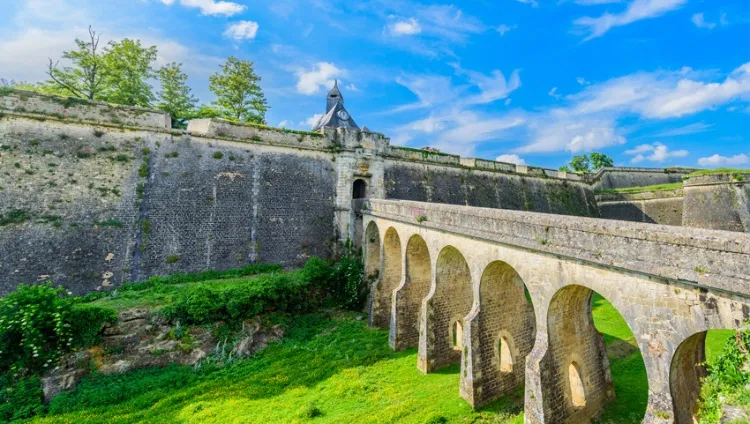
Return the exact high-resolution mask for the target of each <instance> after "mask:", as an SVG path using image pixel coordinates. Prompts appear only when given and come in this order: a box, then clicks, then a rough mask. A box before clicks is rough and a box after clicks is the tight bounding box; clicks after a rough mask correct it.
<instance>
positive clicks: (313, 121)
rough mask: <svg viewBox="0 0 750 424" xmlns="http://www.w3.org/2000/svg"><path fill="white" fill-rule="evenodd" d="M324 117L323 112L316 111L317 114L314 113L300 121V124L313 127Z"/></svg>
mask: <svg viewBox="0 0 750 424" xmlns="http://www.w3.org/2000/svg"><path fill="white" fill-rule="evenodd" d="M322 117H323V114H322V113H316V114H313V116H311V117H309V118H307V119H305V120H304V121H302V122H300V123H299V124H300V126H306V127H308V128H312V127H314V126H315V124H317V123H318V121H320V118H322Z"/></svg>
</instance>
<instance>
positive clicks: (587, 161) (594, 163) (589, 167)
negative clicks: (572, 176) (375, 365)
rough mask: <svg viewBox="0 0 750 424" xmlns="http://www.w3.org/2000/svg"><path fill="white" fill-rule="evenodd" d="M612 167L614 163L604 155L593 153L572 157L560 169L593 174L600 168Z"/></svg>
mask: <svg viewBox="0 0 750 424" xmlns="http://www.w3.org/2000/svg"><path fill="white" fill-rule="evenodd" d="M609 166H614V161H613V160H612V158H611V157H609V156H608V155H605V154H604V153H597V152H593V153H591V155H585V154H584V155H577V156H573V159H571V160H570V162H568V163H567V164H565V165H563V166H561V167H560V171H565V172H579V173H582V172H593V171H596V170H598V169H600V168H605V167H609Z"/></svg>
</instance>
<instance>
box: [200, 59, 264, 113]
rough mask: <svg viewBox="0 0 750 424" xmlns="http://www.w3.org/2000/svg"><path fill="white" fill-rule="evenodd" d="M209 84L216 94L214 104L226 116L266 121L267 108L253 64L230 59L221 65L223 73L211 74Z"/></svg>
mask: <svg viewBox="0 0 750 424" xmlns="http://www.w3.org/2000/svg"><path fill="white" fill-rule="evenodd" d="M208 81H209V86H208V87H209V89H210V90H211V91H212V92H213V93H214V94H215V95H216V101H214V102H213V104H214V105H216V106H217V107H218V109H219V110H220V111H221V114H222V116H223V117H225V118H227V119H230V120H234V121H242V122H255V123H264V122H265V117H266V111H267V110H268V106H267V105H266V98H265V97H264V96H263V91H262V90H261V88H260V85H258V83H259V82H260V77H259V76H257V75H256V74H255V70H254V69H253V63H252V62H249V61H246V60H240V59H237V58H236V57H234V56H230V57H229V58H228V59H227V62H226V63H225V64H224V65H222V66H221V72H217V73H215V74H213V75H211V76H210V77H209V79H208Z"/></svg>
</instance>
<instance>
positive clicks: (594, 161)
mask: <svg viewBox="0 0 750 424" xmlns="http://www.w3.org/2000/svg"><path fill="white" fill-rule="evenodd" d="M590 157H591V167H592V168H593V169H594V171H596V170H597V169H600V168H608V167H612V166H615V161H613V160H612V158H611V157H609V156H608V155H605V154H604V153H597V152H593V153H591V155H590Z"/></svg>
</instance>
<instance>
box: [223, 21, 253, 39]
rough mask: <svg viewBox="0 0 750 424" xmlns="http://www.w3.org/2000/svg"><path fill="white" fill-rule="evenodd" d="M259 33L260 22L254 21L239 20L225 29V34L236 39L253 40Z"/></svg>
mask: <svg viewBox="0 0 750 424" xmlns="http://www.w3.org/2000/svg"><path fill="white" fill-rule="evenodd" d="M257 33H258V23H257V22H253V21H239V22H235V23H233V24H230V25H229V26H228V27H227V30H226V31H224V36H225V37H227V38H231V39H233V40H235V41H242V40H252V39H254V38H255V35H256V34H257Z"/></svg>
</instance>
